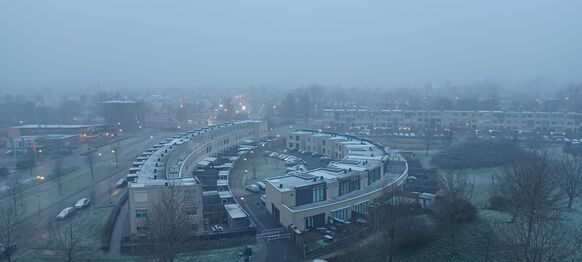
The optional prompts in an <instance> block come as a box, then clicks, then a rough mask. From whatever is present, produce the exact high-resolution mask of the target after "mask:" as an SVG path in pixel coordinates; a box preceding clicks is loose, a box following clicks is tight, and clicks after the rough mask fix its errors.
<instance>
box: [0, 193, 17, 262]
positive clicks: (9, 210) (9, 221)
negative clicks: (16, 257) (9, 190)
mask: <svg viewBox="0 0 582 262" xmlns="http://www.w3.org/2000/svg"><path fill="white" fill-rule="evenodd" d="M19 219H20V213H19V212H17V209H16V208H15V207H14V206H12V205H10V204H8V203H4V202H0V246H1V247H3V249H4V250H3V255H4V258H5V259H6V260H7V261H8V262H11V261H12V255H13V254H14V252H16V234H17V233H18V231H16V230H15V228H16V223H17V222H18V220H19Z"/></svg>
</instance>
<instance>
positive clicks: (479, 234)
mask: <svg viewBox="0 0 582 262" xmlns="http://www.w3.org/2000/svg"><path fill="white" fill-rule="evenodd" d="M498 226H499V225H497V224H494V223H492V222H490V221H486V220H484V221H480V222H479V224H478V225H477V228H476V230H475V232H474V235H475V243H476V244H477V245H476V246H477V247H478V251H479V253H480V254H481V256H482V257H483V261H484V262H489V261H490V260H491V254H492V253H493V252H494V250H495V249H496V247H497V242H498V238H499V236H498V235H497V232H496V230H495V228H497V227H498Z"/></svg>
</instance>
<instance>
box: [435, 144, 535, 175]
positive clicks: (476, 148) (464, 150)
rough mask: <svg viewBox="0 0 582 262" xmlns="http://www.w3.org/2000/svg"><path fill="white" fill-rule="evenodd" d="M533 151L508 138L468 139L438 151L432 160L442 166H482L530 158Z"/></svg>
mask: <svg viewBox="0 0 582 262" xmlns="http://www.w3.org/2000/svg"><path fill="white" fill-rule="evenodd" d="M531 157H532V153H530V152H528V151H526V150H524V149H523V148H521V147H519V145H516V144H515V143H511V141H506V140H483V139H474V140H468V141H465V142H463V143H461V144H458V145H455V146H451V147H448V148H446V149H445V150H443V151H441V152H438V153H436V154H435V155H434V156H433V157H432V159H431V162H432V163H433V164H435V165H436V166H438V167H441V168H455V169H457V168H481V167H494V166H500V165H507V164H511V163H513V162H516V161H524V160H528V159H530V158H531Z"/></svg>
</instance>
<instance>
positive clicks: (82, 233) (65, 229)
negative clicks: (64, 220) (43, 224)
mask: <svg viewBox="0 0 582 262" xmlns="http://www.w3.org/2000/svg"><path fill="white" fill-rule="evenodd" d="M94 223H95V221H92V219H81V218H74V219H73V221H71V222H70V223H69V224H67V225H64V226H62V227H57V228H56V229H55V230H54V232H52V234H51V237H50V238H49V240H48V241H47V242H46V243H45V244H43V245H42V246H41V247H39V249H40V250H48V251H51V252H54V253H55V254H56V255H58V256H59V257H61V258H63V260H65V261H68V262H71V261H73V260H77V258H78V257H79V256H81V255H82V254H84V253H86V252H88V251H89V250H91V247H92V243H91V242H90V238H91V235H92V233H93V231H94V230H93V227H94Z"/></svg>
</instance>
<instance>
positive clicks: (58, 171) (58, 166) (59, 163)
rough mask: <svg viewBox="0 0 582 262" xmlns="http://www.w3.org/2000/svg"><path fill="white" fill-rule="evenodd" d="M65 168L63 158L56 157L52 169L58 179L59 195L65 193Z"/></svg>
mask: <svg viewBox="0 0 582 262" xmlns="http://www.w3.org/2000/svg"><path fill="white" fill-rule="evenodd" d="M64 173H65V170H64V168H63V158H61V157H59V158H57V159H55V164H54V166H53V169H52V175H53V176H54V177H55V178H56V180H57V186H58V188H59V195H62V194H63V176H64V175H65V174H64Z"/></svg>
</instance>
